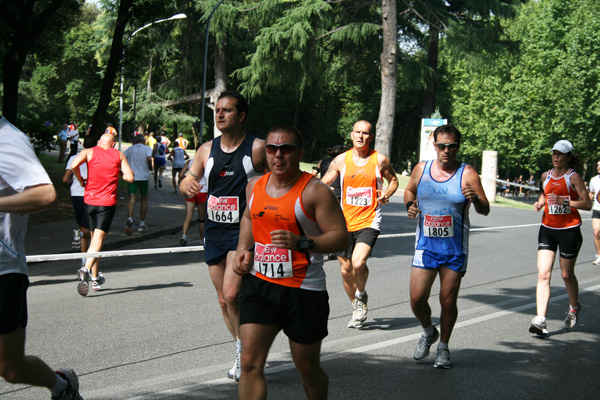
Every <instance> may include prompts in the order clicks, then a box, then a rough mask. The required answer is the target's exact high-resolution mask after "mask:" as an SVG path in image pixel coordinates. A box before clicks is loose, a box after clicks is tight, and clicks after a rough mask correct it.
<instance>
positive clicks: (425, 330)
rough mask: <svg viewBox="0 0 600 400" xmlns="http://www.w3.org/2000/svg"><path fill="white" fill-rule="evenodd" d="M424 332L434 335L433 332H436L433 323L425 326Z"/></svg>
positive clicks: (430, 335)
mask: <svg viewBox="0 0 600 400" xmlns="http://www.w3.org/2000/svg"><path fill="white" fill-rule="evenodd" d="M423 333H424V334H425V336H427V337H432V336H433V334H434V333H435V330H434V329H433V325H429V326H428V327H427V328H423Z"/></svg>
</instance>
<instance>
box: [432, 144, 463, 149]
mask: <svg viewBox="0 0 600 400" xmlns="http://www.w3.org/2000/svg"><path fill="white" fill-rule="evenodd" d="M458 145H459V143H456V142H454V143H436V144H435V146H436V147H437V148H438V149H440V150H445V149H449V150H454V149H455V148H457V147H458Z"/></svg>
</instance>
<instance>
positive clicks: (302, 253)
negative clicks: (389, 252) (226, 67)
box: [234, 125, 348, 399]
mask: <svg viewBox="0 0 600 400" xmlns="http://www.w3.org/2000/svg"><path fill="white" fill-rule="evenodd" d="M265 150H266V153H267V162H268V164H269V168H270V170H271V172H270V173H269V174H267V175H265V176H262V177H256V178H252V179H251V180H250V182H249V183H248V186H247V188H246V193H247V194H246V198H248V199H249V201H248V206H247V207H246V210H245V212H244V216H243V218H242V222H241V227H240V240H239V244H238V249H237V252H236V255H235V259H234V271H235V272H236V273H237V274H239V275H243V278H242V295H241V297H240V331H241V335H242V336H241V339H242V374H241V378H240V384H239V397H240V399H248V398H252V399H265V398H266V397H267V385H266V381H265V375H264V367H265V363H266V360H267V354H268V352H269V348H270V347H271V344H272V343H273V341H274V340H275V337H276V336H277V333H278V332H279V331H280V330H282V329H283V331H284V333H285V334H286V335H287V336H288V338H289V343H290V351H291V353H292V358H293V359H294V362H295V363H296V365H298V366H299V367H298V372H299V373H300V376H301V378H302V386H303V387H304V391H305V393H306V396H307V398H311V399H313V398H319V399H321V398H322V399H324V398H327V388H328V378H327V374H326V373H325V371H324V370H323V369H322V368H321V342H322V340H323V338H324V337H325V336H327V319H328V317H329V301H328V300H329V297H328V294H327V290H326V287H325V272H324V271H323V256H322V254H327V253H331V252H336V251H341V250H343V249H345V248H347V246H348V231H347V229H346V223H345V221H344V216H343V214H342V212H341V210H340V207H339V206H338V203H337V199H336V198H335V195H334V194H333V192H332V191H331V189H329V187H327V186H325V185H323V184H322V183H321V182H320V181H319V180H318V179H316V178H315V179H313V176H312V175H311V174H309V173H307V172H302V171H300V160H301V159H302V155H303V151H302V135H301V134H300V132H298V130H297V129H295V128H293V127H291V126H289V125H278V126H276V127H274V128H272V129H271V130H270V131H269V133H268V134H267V139H266V145H265ZM248 272H249V273H248Z"/></svg>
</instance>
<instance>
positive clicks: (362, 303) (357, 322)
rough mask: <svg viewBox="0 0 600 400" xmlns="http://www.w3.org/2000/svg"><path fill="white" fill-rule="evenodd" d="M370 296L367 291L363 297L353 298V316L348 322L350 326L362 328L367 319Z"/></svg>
mask: <svg viewBox="0 0 600 400" xmlns="http://www.w3.org/2000/svg"><path fill="white" fill-rule="evenodd" d="M368 299H369V296H367V294H366V293H365V296H364V297H363V298H362V299H357V298H356V297H355V298H354V300H352V318H350V321H349V322H348V328H356V329H360V328H362V326H363V322H365V320H366V319H367V311H368V309H367V301H368Z"/></svg>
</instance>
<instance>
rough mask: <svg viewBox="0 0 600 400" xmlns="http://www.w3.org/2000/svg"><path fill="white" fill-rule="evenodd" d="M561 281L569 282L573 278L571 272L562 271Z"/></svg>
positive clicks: (573, 274) (573, 275)
mask: <svg viewBox="0 0 600 400" xmlns="http://www.w3.org/2000/svg"><path fill="white" fill-rule="evenodd" d="M562 278H563V281H571V280H573V279H576V278H575V273H574V272H573V271H562Z"/></svg>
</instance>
